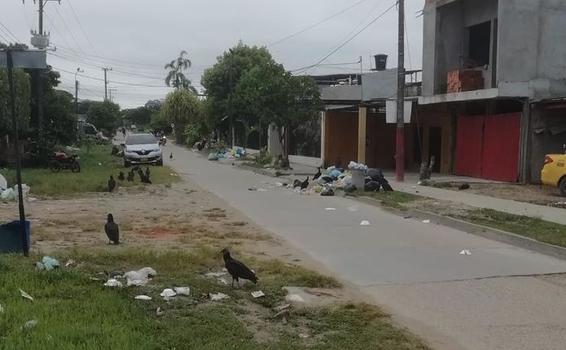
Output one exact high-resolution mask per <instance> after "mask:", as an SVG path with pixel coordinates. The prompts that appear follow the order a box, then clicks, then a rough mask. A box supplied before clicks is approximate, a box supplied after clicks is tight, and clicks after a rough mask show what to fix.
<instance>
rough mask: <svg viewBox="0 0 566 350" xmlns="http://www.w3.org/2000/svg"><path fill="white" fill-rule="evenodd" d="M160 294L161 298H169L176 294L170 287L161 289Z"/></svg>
mask: <svg viewBox="0 0 566 350" xmlns="http://www.w3.org/2000/svg"><path fill="white" fill-rule="evenodd" d="M160 295H161V296H162V297H163V299H165V300H169V299H171V298H173V297H175V296H176V295H177V293H176V292H175V291H174V290H173V289H171V288H166V289H164V290H163V292H161V294H160Z"/></svg>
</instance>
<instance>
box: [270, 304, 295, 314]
mask: <svg viewBox="0 0 566 350" xmlns="http://www.w3.org/2000/svg"><path fill="white" fill-rule="evenodd" d="M290 307H291V304H283V305H281V306H276V307H274V308H273V311H275V312H281V311H283V310H287V309H288V308H290Z"/></svg>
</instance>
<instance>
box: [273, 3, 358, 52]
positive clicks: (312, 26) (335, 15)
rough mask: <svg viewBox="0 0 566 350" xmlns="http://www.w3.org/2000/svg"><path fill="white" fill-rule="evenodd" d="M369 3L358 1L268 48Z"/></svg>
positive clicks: (277, 41) (275, 42)
mask: <svg viewBox="0 0 566 350" xmlns="http://www.w3.org/2000/svg"><path fill="white" fill-rule="evenodd" d="M367 1H368V0H361V1H358V2H356V3H354V4H352V5H350V6H348V7H346V8H344V9H342V10H340V11H338V12H336V13H334V14H333V15H331V16H329V17H326V18H324V19H322V20H321V21H319V22H316V23H314V24H311V25H309V26H307V27H305V28H303V29H301V30H299V31H297V32H295V33H293V34H289V35H287V36H285V37H283V38H281V39H279V40H276V41H274V42H272V43H270V44H267V47H272V46H275V45H278V44H280V43H282V42H284V41H287V40H289V39H292V38H294V37H296V36H298V35H301V34H303V33H305V32H308V31H309V30H311V29H314V28H316V27H318V26H319V25H321V24H324V23H326V22H328V21H330V20H331V19H334V18H336V17H338V16H340V15H341V14H343V13H346V12H348V11H350V10H351V9H353V8H355V7H357V6H359V5H361V4H363V3H364V2H367Z"/></svg>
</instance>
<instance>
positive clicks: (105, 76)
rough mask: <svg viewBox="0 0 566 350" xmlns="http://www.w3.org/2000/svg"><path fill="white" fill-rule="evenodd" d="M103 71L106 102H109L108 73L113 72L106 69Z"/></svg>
mask: <svg viewBox="0 0 566 350" xmlns="http://www.w3.org/2000/svg"><path fill="white" fill-rule="evenodd" d="M102 70H103V71H104V101H108V71H111V70H112V68H110V67H104V68H102Z"/></svg>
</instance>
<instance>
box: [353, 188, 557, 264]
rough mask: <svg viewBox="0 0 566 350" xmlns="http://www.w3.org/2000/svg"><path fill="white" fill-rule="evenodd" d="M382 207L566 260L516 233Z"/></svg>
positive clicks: (366, 200) (374, 202) (365, 199)
mask: <svg viewBox="0 0 566 350" xmlns="http://www.w3.org/2000/svg"><path fill="white" fill-rule="evenodd" d="M351 198H355V199H356V200H360V201H362V202H364V203H366V204H370V205H378V203H379V200H376V199H373V198H369V197H351ZM380 207H381V208H383V209H386V210H388V211H390V212H392V213H395V214H396V215H399V216H403V217H411V218H416V219H419V220H431V222H433V223H436V224H438V225H442V226H446V227H450V228H453V229H456V230H459V231H463V232H466V233H469V234H473V235H477V236H481V237H484V238H487V239H490V240H493V241H497V242H502V243H506V244H510V245H513V246H516V247H519V248H523V249H527V250H531V251H534V252H537V253H540V254H544V255H548V256H552V257H554V258H557V259H561V260H566V248H563V247H560V246H556V245H552V244H549V243H544V242H540V241H537V240H535V239H532V238H529V237H524V236H520V235H517V234H515V233H511V232H507V231H503V230H499V229H496V228H492V227H488V226H483V225H478V224H473V223H470V222H467V221H463V220H460V219H455V218H451V217H448V216H443V215H439V214H436V213H432V212H428V211H424V210H418V209H410V210H408V211H406V212H403V211H399V210H395V209H392V208H387V207H383V206H381V205H380Z"/></svg>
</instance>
